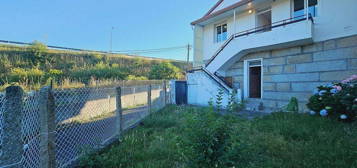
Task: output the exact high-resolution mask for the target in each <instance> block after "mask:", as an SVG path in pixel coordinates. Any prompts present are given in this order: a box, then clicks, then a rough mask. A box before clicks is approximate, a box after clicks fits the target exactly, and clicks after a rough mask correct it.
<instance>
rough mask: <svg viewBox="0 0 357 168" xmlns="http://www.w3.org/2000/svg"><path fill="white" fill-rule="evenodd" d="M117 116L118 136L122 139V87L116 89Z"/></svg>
mask: <svg viewBox="0 0 357 168" xmlns="http://www.w3.org/2000/svg"><path fill="white" fill-rule="evenodd" d="M116 109H117V110H116V116H117V122H118V123H117V129H116V130H117V135H118V137H119V138H120V137H121V134H122V132H123V126H124V122H123V110H122V105H121V87H117V88H116Z"/></svg>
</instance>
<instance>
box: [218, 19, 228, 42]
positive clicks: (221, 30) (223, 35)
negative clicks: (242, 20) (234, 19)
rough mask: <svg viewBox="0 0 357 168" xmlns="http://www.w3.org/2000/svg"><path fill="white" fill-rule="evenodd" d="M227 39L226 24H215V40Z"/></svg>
mask: <svg viewBox="0 0 357 168" xmlns="http://www.w3.org/2000/svg"><path fill="white" fill-rule="evenodd" d="M226 40H227V24H221V25H217V26H216V42H217V43H219V42H222V41H226Z"/></svg>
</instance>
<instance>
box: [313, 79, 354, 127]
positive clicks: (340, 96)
mask: <svg viewBox="0 0 357 168" xmlns="http://www.w3.org/2000/svg"><path fill="white" fill-rule="evenodd" d="M307 106H308V108H309V109H310V110H311V112H310V114H319V115H320V116H323V117H325V116H329V117H336V118H338V119H340V120H343V121H354V120H355V119H356V117H357V75H353V76H351V77H350V78H348V79H345V80H343V81H342V82H341V83H334V84H328V85H324V86H319V87H318V88H317V90H315V91H314V95H313V96H311V98H310V99H309V103H308V104H307Z"/></svg>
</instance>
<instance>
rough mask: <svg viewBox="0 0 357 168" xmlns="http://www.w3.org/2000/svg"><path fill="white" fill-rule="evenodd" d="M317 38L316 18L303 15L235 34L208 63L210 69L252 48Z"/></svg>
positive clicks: (223, 65)
mask: <svg viewBox="0 0 357 168" xmlns="http://www.w3.org/2000/svg"><path fill="white" fill-rule="evenodd" d="M312 42H313V18H312V17H309V18H306V16H299V17H295V18H290V19H286V20H282V21H279V22H275V23H272V24H270V25H266V26H262V27H257V28H254V29H251V30H247V31H243V32H240V33H237V34H234V35H232V36H231V37H230V38H229V39H228V40H227V41H226V42H225V43H224V44H223V45H222V46H221V47H220V49H219V50H218V51H217V52H216V53H215V54H214V56H213V57H212V58H211V59H210V60H209V62H208V63H207V64H206V69H207V70H208V71H209V72H210V73H213V74H214V73H216V72H219V71H220V70H222V71H223V73H224V70H225V69H226V68H229V67H230V66H231V65H232V64H234V63H235V62H236V61H238V60H239V59H241V57H243V56H244V55H246V54H248V53H250V52H258V51H262V50H272V49H279V48H286V47H292V46H297V45H304V44H309V43H312Z"/></svg>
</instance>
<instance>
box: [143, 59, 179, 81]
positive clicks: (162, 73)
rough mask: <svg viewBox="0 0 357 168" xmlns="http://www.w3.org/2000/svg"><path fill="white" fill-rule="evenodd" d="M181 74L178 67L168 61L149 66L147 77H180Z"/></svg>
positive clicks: (158, 78)
mask: <svg viewBox="0 0 357 168" xmlns="http://www.w3.org/2000/svg"><path fill="white" fill-rule="evenodd" d="M181 77H182V74H181V72H180V69H179V68H177V67H176V66H174V65H172V64H171V63H169V62H162V63H160V64H156V65H154V66H152V67H151V70H150V73H149V78H150V79H156V80H160V79H166V80H170V79H180V78H181Z"/></svg>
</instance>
